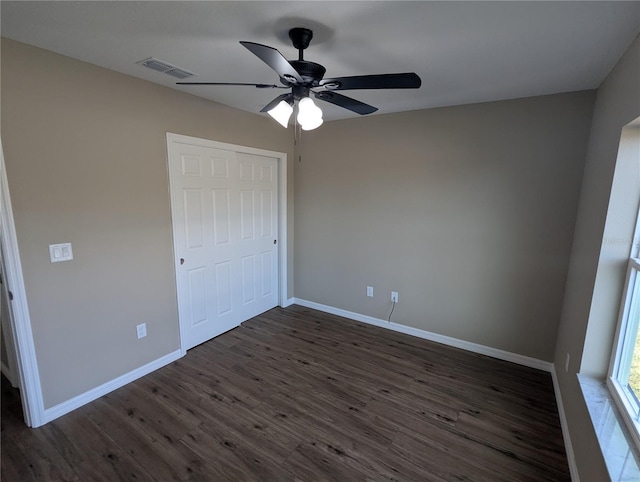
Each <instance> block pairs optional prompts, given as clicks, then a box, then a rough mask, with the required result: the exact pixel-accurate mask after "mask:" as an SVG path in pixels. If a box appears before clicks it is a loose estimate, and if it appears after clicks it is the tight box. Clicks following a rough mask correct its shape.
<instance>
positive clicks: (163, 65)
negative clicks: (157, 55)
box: [136, 57, 196, 79]
mask: <svg viewBox="0 0 640 482" xmlns="http://www.w3.org/2000/svg"><path fill="white" fill-rule="evenodd" d="M136 64H138V65H142V66H143V67H146V68H148V69H151V70H155V71H156V72H162V73H163V74H167V75H170V76H171V77H175V78H176V79H188V78H189V77H193V76H194V75H196V74H194V73H193V72H189V71H188V70H185V69H182V68H180V67H176V66H175V65H171V64H168V63H167V62H163V61H162V60H158V59H154V58H153V57H149V58H148V59H144V60H140V61H138V62H136Z"/></svg>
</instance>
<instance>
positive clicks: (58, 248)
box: [49, 243, 73, 263]
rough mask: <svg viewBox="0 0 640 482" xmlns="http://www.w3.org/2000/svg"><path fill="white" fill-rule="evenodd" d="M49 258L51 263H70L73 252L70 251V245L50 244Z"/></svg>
mask: <svg viewBox="0 0 640 482" xmlns="http://www.w3.org/2000/svg"><path fill="white" fill-rule="evenodd" d="M49 258H50V259H51V262H52V263H59V262H61V261H71V260H72V259H73V250H72V249H71V243H61V244H50V245H49Z"/></svg>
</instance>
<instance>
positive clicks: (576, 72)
mask: <svg viewBox="0 0 640 482" xmlns="http://www.w3.org/2000/svg"><path fill="white" fill-rule="evenodd" d="M0 9H1V10H0V13H1V17H2V18H1V33H2V36H4V37H8V38H11V39H14V40H18V41H20V42H24V43H28V44H31V45H35V46H38V47H41V48H44V49H48V50H52V51H54V52H58V53H61V54H64V55H67V56H70V57H74V58H76V59H80V60H83V61H86V62H90V63H92V64H96V65H100V66H102V67H106V68H108V69H112V70H116V71H118V72H122V73H124V74H127V75H131V76H134V77H139V78H141V79H145V80H148V81H150V82H155V83H158V84H162V85H165V86H167V87H171V88H174V89H177V90H181V91H183V92H189V93H193V94H195V95H198V96H201V97H205V98H207V99H211V100H214V101H217V102H221V103H223V104H227V105H230V106H233V107H236V108H238V109H243V110H246V111H249V112H258V111H259V110H260V109H261V108H262V107H263V106H264V105H265V104H267V103H268V102H269V101H271V100H272V99H273V98H275V97H276V96H277V95H279V94H281V93H282V92H284V91H282V90H277V89H265V90H259V89H255V88H253V87H237V86H234V87H226V86H215V87H213V86H209V87H206V86H203V87H184V86H176V85H175V81H176V79H174V78H172V77H169V76H167V75H165V74H161V73H157V72H154V71H151V70H149V69H146V68H143V67H141V66H139V65H137V64H136V62H137V61H139V60H142V59H145V58H147V57H156V58H158V59H161V60H163V61H165V62H168V63H170V64H174V65H176V66H178V67H182V68H184V69H187V70H190V71H192V72H195V73H197V74H198V76H197V77H193V78H192V79H191V80H193V81H214V82H251V83H278V76H277V75H276V74H275V73H274V72H273V71H272V70H271V69H269V67H267V66H266V65H265V64H264V63H263V62H261V61H260V60H259V59H258V58H257V57H255V56H254V55H253V54H252V53H251V52H249V51H248V50H247V49H245V48H244V47H243V46H242V45H240V44H239V43H238V42H239V41H240V40H248V41H251V42H257V43H261V44H265V45H269V46H272V47H275V48H277V49H278V50H280V52H282V53H283V54H284V56H285V57H287V58H288V59H295V58H297V51H296V50H295V49H294V48H293V47H292V46H291V44H290V42H289V39H288V37H287V32H288V30H289V29H290V28H291V27H309V28H311V29H313V30H314V39H313V41H312V42H311V46H310V47H309V49H307V50H306V51H305V59H306V60H311V61H314V62H317V63H320V64H322V65H324V66H325V67H326V68H327V74H326V76H327V77H341V76H347V75H364V74H378V73H388V72H411V71H414V72H416V73H417V74H418V75H419V76H420V77H421V78H422V87H421V88H420V89H418V90H396V91H384V90H366V91H351V92H348V91H345V92H343V93H344V94H346V95H349V96H352V97H354V98H356V99H358V100H361V101H363V102H366V103H369V104H372V105H374V106H376V107H379V109H380V110H379V111H378V113H389V112H399V111H406V110H414V109H425V108H430V107H440V106H449V105H459V104H469V103H476V102H485V101H494V100H503V99H511V98H519V97H528V96H535V95H544V94H552V93H559V92H569V91H576V90H584V89H594V88H596V87H598V86H599V85H600V83H601V82H602V81H603V80H604V78H605V76H606V75H607V74H608V73H609V71H610V70H611V69H612V68H613V66H614V65H615V63H616V62H617V61H618V60H619V59H620V57H621V56H622V54H623V53H624V52H625V50H626V49H627V48H628V47H629V45H630V44H631V42H632V41H633V39H634V38H635V37H636V36H637V35H638V33H639V32H640V2H639V1H631V2H611V1H605V2H582V1H569V2H477V1H475V2H420V1H413V2H398V1H356V2H335V1H324V2H318V1H296V2H272V1H259V2H244V1H227V2H206V1H205V2H190V1H177V2H165V1H143V2H116V1H100V2H91V1H89V2H56V1H52V2H24V1H19V2H11V1H6V0H3V1H2V2H1V3H0ZM320 104H321V107H322V109H323V111H324V112H325V119H328V120H331V119H339V118H347V117H357V114H353V113H351V112H349V111H346V110H344V109H340V108H338V107H335V106H333V105H330V104H327V103H324V102H322V103H320ZM263 115H264V114H263Z"/></svg>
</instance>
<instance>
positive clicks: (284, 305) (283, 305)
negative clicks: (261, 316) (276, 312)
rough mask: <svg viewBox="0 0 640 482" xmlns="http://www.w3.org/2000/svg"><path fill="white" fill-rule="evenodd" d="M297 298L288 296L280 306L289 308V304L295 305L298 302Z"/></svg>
mask: <svg viewBox="0 0 640 482" xmlns="http://www.w3.org/2000/svg"><path fill="white" fill-rule="evenodd" d="M295 300H296V299H295V298H287V299H286V300H285V301H284V303H282V304H281V305H280V306H281V307H282V308H287V307H288V306H291V305H293V304H294V303H295V302H296V301H295Z"/></svg>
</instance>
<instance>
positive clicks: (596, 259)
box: [555, 38, 640, 482]
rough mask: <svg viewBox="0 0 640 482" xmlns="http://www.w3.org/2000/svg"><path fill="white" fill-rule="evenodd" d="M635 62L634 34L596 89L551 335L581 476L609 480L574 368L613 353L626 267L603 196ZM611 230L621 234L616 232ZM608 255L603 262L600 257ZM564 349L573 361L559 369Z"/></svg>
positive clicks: (638, 48) (638, 83)
mask: <svg viewBox="0 0 640 482" xmlns="http://www.w3.org/2000/svg"><path fill="white" fill-rule="evenodd" d="M639 66H640V39H638V38H636V40H635V41H634V43H633V44H632V45H631V47H630V48H629V50H628V51H627V52H626V53H625V55H624V56H623V58H622V59H621V60H620V62H618V64H617V65H616V67H615V68H614V69H613V70H612V71H611V73H610V74H609V76H608V77H607V79H606V80H605V81H604V82H603V84H602V85H601V86H600V88H599V89H598V93H597V97H596V103H595V107H594V113H593V121H592V127H591V134H590V136H589V144H588V150H587V156H586V164H585V171H584V179H583V183H582V190H581V195H580V205H579V210H578V216H577V221H576V227H575V236H574V241H573V248H572V251H571V264H570V269H569V274H568V278H567V286H566V296H565V301H564V306H563V311H562V321H561V324H560V329H559V331H558V337H557V345H556V354H555V364H556V367H557V372H558V382H559V384H560V389H561V394H562V400H563V404H564V407H565V410H566V413H567V419H568V424H569V429H570V432H571V440H572V443H573V445H574V450H575V455H576V462H577V465H578V470H579V472H580V478H581V480H582V481H583V482H589V481H600V480H607V477H608V474H607V471H606V467H605V465H604V461H603V459H602V455H601V452H600V450H599V447H598V442H597V440H596V438H595V434H594V431H593V426H592V424H591V420H590V418H589V415H588V413H587V410H586V406H585V403H584V399H583V397H582V393H581V391H580V387H579V385H578V381H577V378H576V373H578V372H583V373H585V374H589V375H594V376H599V377H604V376H605V374H606V372H607V365H608V362H609V355H610V353H611V347H612V343H613V335H614V331H615V326H616V318H617V308H616V304H617V303H619V302H620V295H621V292H620V290H621V288H622V284H621V281H622V279H623V277H624V269H625V268H624V262H622V263H621V262H620V261H621V258H620V256H621V254H620V251H621V250H619V249H617V248H616V247H615V246H614V245H611V244H609V245H606V244H603V240H604V233H605V223H606V219H607V212H608V208H609V202H610V200H612V201H613V202H616V199H615V196H613V199H612V189H611V188H612V184H613V181H614V174H615V171H616V161H617V159H618V146H619V144H620V136H621V133H622V129H623V127H624V126H625V125H626V124H628V123H629V122H631V121H633V120H634V119H635V118H637V117H638V116H640V67H639ZM634 202H636V203H637V199H635V200H634V199H629V203H631V204H632V203H634ZM614 236H616V237H624V236H627V234H624V233H623V232H621V233H620V234H616V235H614ZM628 248H629V247H628V246H627V249H626V250H622V251H626V253H627V254H626V255H624V256H625V257H626V256H628ZM608 257H610V258H609V262H606V260H607V258H608ZM616 258H617V260H616ZM611 262H612V263H611ZM597 276H599V277H601V280H604V279H605V278H606V279H608V280H609V281H613V283H614V284H613V285H611V286H606V284H603V283H599V286H600V288H601V289H600V290H598V291H597V292H596V291H594V287H595V286H596V277H597ZM602 289H604V291H602ZM594 302H595V304H594ZM601 303H604V305H602V304H601ZM567 353H568V354H569V355H570V357H571V363H570V366H569V371H568V372H566V373H565V371H564V368H563V367H564V362H565V356H566V354H567Z"/></svg>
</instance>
